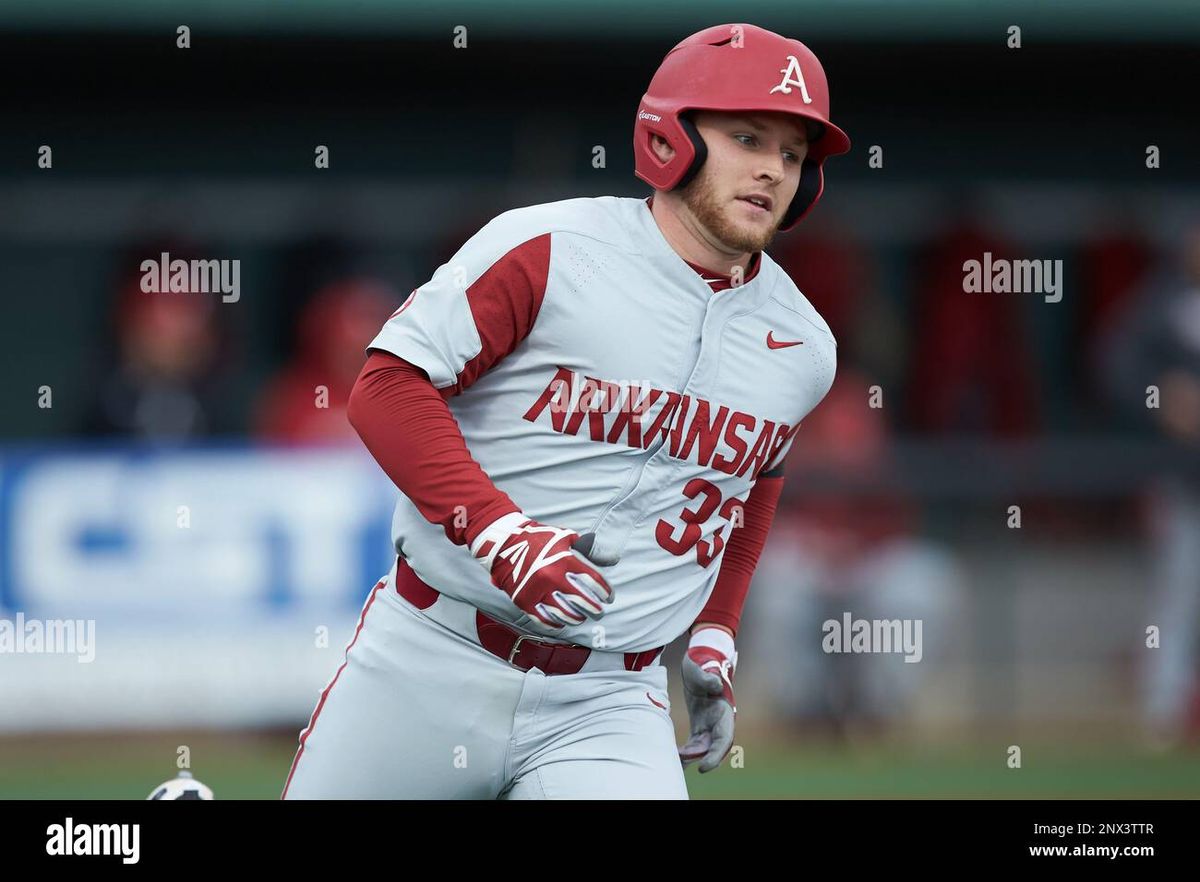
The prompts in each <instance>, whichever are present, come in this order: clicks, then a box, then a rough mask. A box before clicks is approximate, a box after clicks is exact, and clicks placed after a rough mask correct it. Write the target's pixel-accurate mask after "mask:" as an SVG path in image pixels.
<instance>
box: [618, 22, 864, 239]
mask: <svg viewBox="0 0 1200 882" xmlns="http://www.w3.org/2000/svg"><path fill="white" fill-rule="evenodd" d="M689 110H724V111H738V110H741V111H772V110H774V111H783V112H784V113H794V114H795V115H797V116H799V117H802V118H804V119H805V120H806V124H807V127H808V130H809V147H808V155H807V156H806V157H805V160H804V165H803V166H802V167H801V171H800V186H799V188H798V189H797V190H796V196H795V198H794V199H793V200H792V204H791V205H790V206H788V210H787V213H786V214H785V215H784V217H783V223H782V224H781V225H780V229H781V230H790V229H791V228H792V227H793V226H795V225H796V222H797V221H799V220H800V218H802V217H804V215H805V214H807V213H808V210H809V209H810V208H812V207H813V205H815V204H816V202H817V200H818V199H820V198H821V191H822V189H824V186H825V176H824V174H823V172H822V171H821V164H822V163H823V162H824V161H825V157H827V156H836V155H837V154H839V153H845V152H846V151H848V150H849V149H850V139H849V138H848V137H847V136H846V133H845V132H843V131H842V130H841V129H839V128H838V127H837V126H835V125H834V124H833V123H831V122H830V121H829V86H828V84H827V83H826V81H825V71H824V70H823V69H822V67H821V62H820V61H818V60H817V56H815V55H813V53H812V52H811V51H810V50H809V48H808V47H807V46H805V45H804V44H803V43H801V42H800V41H799V40H789V39H787V38H786V37H781V36H779V34H776V33H772V32H771V31H768V30H764V29H763V28H760V27H755V26H754V25H750V24H729V25H717V26H715V27H711V28H707V29H706V30H703V31H701V32H700V33H698V34H692V36H690V37H688V38H687V39H686V40H684V41H683V42H682V43H680V44H679V45H677V46H676V47H675V48H674V49H672V50H671V51H670V52H668V53H667V57H666V58H664V59H663V62H662V64H661V65H659V68H658V71H657V72H656V73H655V74H654V79H652V80H651V81H650V88H649V89H647V90H646V94H645V95H643V96H642V103H641V105H640V106H639V107H638V114H637V122H636V123H635V124H634V128H633V155H634V165H635V169H636V173H637V176H638V177H639V178H641V179H642V180H643V181H645V182H646V183H647V184H649V185H650V186H651V187H654V189H656V190H671V189H674V188H676V187H682V186H684V185H686V184H687V183H688V181H690V180H691V179H692V178H693V177H695V175H696V173H697V172H698V171H699V170H700V166H702V165H703V164H704V159H705V157H706V156H707V155H708V150H707V148H706V147H705V146H704V141H703V140H701V138H700V133H699V132H697V131H696V127H695V126H694V125H693V124H692V122H691V120H689V119H687V117H686V116H685V114H686V112H687V111H689ZM651 135H659V136H661V137H662V138H664V139H665V140H666V142H667V143H668V144H670V145H671V146H672V147H674V148H675V155H674V156H672V157H671V159H670V160H669V161H667V162H665V163H664V162H662V161H661V160H660V159H659V158H658V157H657V156H656V155H655V154H654V151H653V150H652V149H651V143H650V138H651Z"/></svg>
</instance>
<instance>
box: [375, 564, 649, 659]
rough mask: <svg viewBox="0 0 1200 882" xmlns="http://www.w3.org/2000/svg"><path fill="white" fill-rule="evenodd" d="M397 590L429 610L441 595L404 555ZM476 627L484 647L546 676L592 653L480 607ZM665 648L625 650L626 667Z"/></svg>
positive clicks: (408, 599) (412, 602) (399, 567)
mask: <svg viewBox="0 0 1200 882" xmlns="http://www.w3.org/2000/svg"><path fill="white" fill-rule="evenodd" d="M396 593H397V594H399V595H400V596H401V597H403V598H404V599H405V600H407V601H408V602H409V603H411V604H412V605H413V606H415V607H416V608H417V609H429V607H431V606H433V604H434V603H435V602H436V601H437V599H438V597H440V596H441V594H440V593H439V592H438V590H437V589H436V588H433V587H431V586H430V585H428V584H426V583H425V582H423V581H421V579H420V577H418V576H417V574H416V573H414V572H413V571H412V567H410V566H409V565H408V564H407V563H405V561H404V558H400V559H399V562H398V563H397V564H396ZM475 630H476V632H477V633H478V636H479V643H480V644H481V645H482V646H483V648H484V649H486V650H487V651H488V652H490V653H492V655H495V656H499V657H500V658H502V659H504V660H505V661H506V662H508V663H509V664H510V665H512V666H513V667H515V668H518V669H520V670H522V671H528V670H529V669H530V668H538V669H539V670H541V672H542V673H544V674H546V675H547V676H550V675H554V674H577V673H579V671H580V670H581V669H582V668H583V664H584V662H586V661H587V660H588V656H589V655H591V654H592V650H590V649H588V648H587V647H586V646H579V645H577V644H574V643H554V642H552V641H549V640H542V639H541V638H538V637H535V636H533V635H532V634H524V633H522V632H520V631H518V630H517V629H516V628H513V627H512V626H511V625H507V624H505V623H504V622H499V621H497V620H496V619H493V618H492V617H491V616H489V615H485V614H484V613H483V612H482V611H480V610H476V612H475ZM664 648H665V647H662V646H660V647H658V648H657V649H647V650H645V651H643V652H627V653H625V670H627V671H640V670H641V669H642V668H644V667H646V666H647V665H649V664H650V663H651V662H653V661H654V660H655V659H656V658H658V655H659V653H661V652H662V651H663V649H664Z"/></svg>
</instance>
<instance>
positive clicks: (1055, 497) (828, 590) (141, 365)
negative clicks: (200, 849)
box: [0, 0, 1200, 798]
mask: <svg viewBox="0 0 1200 882" xmlns="http://www.w3.org/2000/svg"><path fill="white" fill-rule="evenodd" d="M980 5H981V4H975V3H966V2H954V0H908V2H904V3H881V2H840V3H818V2H801V0H790V2H787V3H783V2H779V3H738V4H734V5H727V4H721V3H706V2H689V3H686V4H684V3H677V2H669V3H658V4H656V5H654V6H653V7H652V8H650V7H643V6H641V5H639V4H635V3H631V2H630V3H612V2H606V3H583V2H580V3H572V4H570V5H569V7H570V8H569V12H568V11H564V9H563V8H560V6H559V4H551V3H548V2H535V0H512V2H507V3H504V4H484V3H452V2H451V3H446V4H437V5H432V4H430V5H426V4H410V3H403V2H386V3H385V2H383V0H377V2H357V3H333V2H322V0H308V2H299V0H296V2H290V3H287V4H275V3H267V2H246V0H242V2H237V3H234V2H214V3H208V4H205V5H204V7H203V9H202V10H188V9H186V7H183V8H177V7H178V6H179V5H178V4H171V3H150V2H129V3H123V4H117V3H82V2H67V0H44V2H42V3H39V4H35V5H29V4H17V3H3V4H0V81H2V82H4V83H6V84H7V88H5V89H4V90H3V91H2V92H0V107H2V110H3V120H4V123H3V126H2V127H0V267H2V268H3V271H2V272H0V289H2V292H0V340H2V345H3V351H4V362H5V370H4V372H3V382H2V383H0V439H2V441H3V447H0V618H8V619H10V620H12V619H14V617H15V616H16V614H17V613H18V612H20V613H23V614H24V615H25V616H26V617H29V618H33V617H39V618H42V619H53V618H70V619H94V620H95V621H96V628H97V632H96V644H95V660H94V661H93V662H91V663H80V662H78V661H77V660H76V659H75V658H74V657H69V656H48V655H31V654H23V655H22V654H11V653H10V654H0V797H6V796H7V797H12V796H97V797H99V796H118V797H123V796H132V797H140V796H142V795H144V793H146V792H149V790H150V788H151V787H152V786H153V785H154V784H156V783H157V782H158V781H159V780H160V779H163V778H166V777H169V776H170V775H171V774H173V771H174V762H175V756H176V748H177V747H178V746H180V745H186V746H188V747H189V748H190V749H191V751H192V754H191V760H192V767H193V771H194V772H195V773H196V775H197V777H199V778H201V779H202V780H204V781H205V782H206V783H209V784H210V785H212V786H213V787H214V789H215V790H216V793H217V796H218V798H221V797H234V796H251V797H269V798H273V797H276V796H277V795H278V793H279V791H280V789H282V784H283V781H284V778H285V777H286V772H287V767H288V764H289V763H290V760H291V756H292V753H293V751H294V748H295V742H296V737H297V735H298V733H299V730H300V728H301V727H302V726H303V724H304V723H305V721H306V720H307V716H308V714H309V713H310V711H311V709H312V706H313V703H314V700H315V697H316V693H317V690H318V689H319V688H320V687H321V686H323V685H324V683H325V682H326V680H327V679H328V677H329V676H330V675H331V674H332V672H333V670H334V668H335V667H336V665H337V663H338V661H339V659H340V656H341V649H342V647H343V646H344V645H345V642H346V639H347V637H348V635H349V632H350V629H351V628H352V626H353V623H354V620H355V618H356V612H357V609H358V607H359V605H360V603H361V600H362V598H363V597H364V596H365V594H366V592H367V590H368V589H369V588H370V587H371V585H372V584H373V583H374V581H375V579H376V578H377V577H378V576H379V575H380V574H381V573H382V572H384V570H385V569H386V566H387V562H388V539H387V534H388V519H389V515H390V507H391V502H392V498H393V495H392V494H393V491H392V489H391V487H390V484H389V483H388V482H387V481H386V478H384V477H383V475H382V473H381V472H379V470H378V469H377V468H376V467H375V466H374V464H373V463H372V462H371V460H370V459H369V457H368V456H367V455H366V454H365V452H363V451H362V449H361V445H359V444H357V442H356V440H355V439H354V438H353V437H352V434H351V432H350V430H349V427H348V426H347V424H346V423H345V419H344V415H343V413H342V404H343V402H344V400H345V397H346V394H347V392H348V390H349V387H350V385H351V383H352V381H353V378H354V376H355V375H356V373H357V370H358V367H359V365H360V364H361V361H362V357H363V356H362V347H363V345H364V344H365V343H366V342H367V341H368V340H369V339H370V337H371V336H373V334H374V333H375V329H376V328H377V327H378V325H379V324H381V323H382V322H383V321H384V319H386V317H387V316H388V315H389V314H390V313H391V311H392V310H393V309H395V307H396V306H397V305H399V303H400V302H401V301H402V300H403V298H404V297H405V296H406V295H407V294H408V292H409V291H410V290H411V289H412V288H414V287H416V286H417V285H419V284H421V283H422V282H423V281H424V280H426V279H427V278H428V277H429V276H430V275H431V274H432V272H433V270H434V269H435V268H436V267H437V266H438V265H439V264H441V263H442V262H444V261H445V260H447V259H448V258H449V257H450V256H451V255H452V254H453V252H454V251H455V250H456V249H457V247H458V246H459V245H460V244H461V243H462V242H463V241H464V240H465V239H466V238H467V237H469V236H470V235H471V234H473V233H474V232H475V231H476V230H477V229H478V228H479V227H480V226H481V225H482V224H483V223H485V222H486V221H487V220H488V219H490V218H491V217H493V216H494V215H495V214H497V213H499V212H501V211H504V210H506V209H508V208H512V207H517V206H521V205H528V204H533V203H538V202H544V201H550V200H555V199H562V198H569V197H575V196H593V195H604V194H613V195H626V196H634V195H645V193H646V192H647V191H646V189H645V188H644V187H643V186H642V185H641V184H640V182H638V181H637V180H636V179H635V178H634V177H633V174H632V165H633V163H632V159H631V156H630V136H631V130H632V122H633V115H634V113H635V110H636V104H637V101H638V98H639V97H640V95H641V94H642V92H643V91H644V89H645V86H646V84H647V83H648V81H649V78H650V76H651V74H652V72H653V71H654V69H655V68H656V66H657V65H658V63H659V61H660V60H661V58H662V56H663V55H664V54H665V53H666V52H667V50H669V49H670V47H671V46H672V45H674V43H675V42H677V41H678V40H680V39H682V38H683V37H684V36H686V35H687V34H689V33H691V32H693V31H695V30H698V29H700V28H701V27H705V26H708V25H711V24H714V23H720V22H724V21H729V20H743V21H750V22H753V23H756V24H760V25H762V26H765V27H769V28H772V29H774V30H777V31H780V32H782V33H786V34H788V35H789V36H796V37H798V38H800V39H802V40H804V41H805V42H806V43H808V44H809V45H810V46H811V47H812V48H813V49H814V50H815V51H816V52H817V53H818V54H819V56H820V57H821V58H822V60H823V62H824V64H825V68H826V71H827V73H828V75H829V79H830V83H831V91H832V96H833V115H834V119H835V120H837V121H838V122H839V124H840V125H842V126H843V127H844V128H845V129H846V130H847V131H848V132H849V133H850V135H851V137H852V139H853V140H854V144H855V148H854V151H853V152H852V153H851V154H850V155H848V156H846V157H841V158H835V159H834V160H831V161H830V162H829V163H828V164H827V166H826V175H827V179H826V180H827V184H826V195H825V198H824V200H823V202H822V204H821V205H820V206H819V208H818V209H817V210H816V211H815V212H814V214H813V215H811V216H810V218H809V219H808V220H807V221H805V223H804V224H802V225H801V227H800V228H799V230H798V231H797V232H795V233H793V234H789V235H787V236H784V237H781V238H780V239H779V240H778V241H777V244H776V245H775V246H774V247H773V248H772V249H771V253H772V255H773V256H774V257H775V258H776V259H777V260H778V261H780V262H781V263H783V264H784V265H785V266H786V267H787V268H788V269H789V271H790V272H791V273H792V275H793V277H794V278H795V280H796V282H797V284H798V285H799V286H800V288H801V290H803V291H804V292H805V293H806V295H807V296H808V297H809V299H810V300H812V301H813V303H814V304H815V305H816V306H817V308H818V309H819V310H820V311H821V312H822V313H823V315H825V317H826V318H827V319H828V321H829V323H830V325H831V326H832V328H833V330H834V332H835V334H836V336H837V337H838V340H839V354H840V364H839V372H838V378H837V381H836V383H835V386H834V388H833V390H832V391H831V393H830V395H829V397H828V398H827V399H826V401H825V402H824V403H823V404H822V405H821V406H820V407H819V408H818V409H817V410H816V411H815V412H814V414H813V415H812V416H811V417H810V419H809V420H807V421H806V423H805V429H804V430H803V431H802V433H801V435H800V436H799V438H798V441H797V444H796V446H795V448H794V450H793V454H792V456H791V458H790V460H789V463H788V469H789V478H788V483H787V489H786V491H785V501H784V505H783V507H782V509H781V513H780V517H779V521H778V523H777V525H776V526H775V528H774V530H773V532H772V535H771V540H770V544H769V546H768V549H767V551H766V553H765V555H764V559H763V561H762V564H761V567H760V572H759V575H758V577H757V578H756V581H755V585H754V588H753V590H752V592H751V598H750V604H749V608H748V610H747V615H746V620H745V624H744V628H743V631H742V635H741V637H740V639H739V647H740V651H741V661H740V668H739V726H740V728H739V737H738V743H739V744H740V745H742V746H743V747H744V748H745V760H746V761H745V768H744V769H737V770H734V769H728V768H726V769H724V770H723V771H721V772H720V773H719V774H717V775H710V776H704V777H703V778H701V777H700V776H698V775H696V774H695V773H694V772H692V773H689V776H688V777H689V782H690V786H691V787H692V789H693V793H694V795H697V796H750V797H753V796H797V797H803V796H822V797H823V796H859V795H868V796H1118V795H1124V796H1191V797H1194V796H1196V795H1198V794H1200V755H1198V753H1197V751H1196V735H1197V733H1198V732H1200V701H1198V700H1197V689H1196V682H1197V680H1196V651H1197V643H1198V641H1197V629H1198V628H1200V484H1198V477H1200V476H1198V473H1197V472H1198V470H1197V460H1200V457H1198V456H1197V452H1198V444H1200V189H1198V187H1200V166H1198V164H1197V158H1198V157H1200V131H1198V129H1197V125H1196V121H1195V114H1194V108H1195V95H1194V84H1195V82H1197V80H1198V78H1200V53H1198V43H1200V9H1198V8H1197V7H1196V5H1195V4H1194V3H1193V2H1190V0H1151V2H1143V3H1140V4H1138V6H1137V12H1136V14H1134V13H1133V12H1132V11H1130V10H1127V9H1126V4H1123V3H1118V2H1105V0H1097V2H1090V3H1087V2H1078V3H1058V4H1054V6H1053V9H1044V8H1041V7H1042V6H1044V5H1045V4H1035V3H1023V2H1020V3H1018V2H1013V3H1000V2H997V3H993V4H987V8H986V9H980ZM180 24H186V25H188V26H190V27H191V29H192V31H191V48H190V49H186V50H184V49H178V48H176V46H175V42H176V36H175V28H176V27H177V26H178V25H180ZM459 25H462V26H465V27H466V29H467V31H466V39H467V48H465V49H455V48H453V45H452V40H453V29H454V28H455V27H456V26H459ZM1012 25H1017V26H1019V27H1021V29H1022V33H1021V41H1022V47H1021V48H1020V49H1010V48H1008V46H1007V41H1008V33H1007V28H1008V27H1010V26H1012ZM40 145H49V146H50V147H51V148H52V150H53V168H52V169H49V170H45V169H41V170H40V169H38V168H37V165H36V162H37V151H38V148H39V146H40ZM317 145H326V146H328V148H329V152H330V166H329V168H328V169H322V170H318V169H316V168H314V149H315V148H316V146H317ZM872 145H879V146H881V147H882V148H883V154H882V156H883V166H882V168H870V167H869V166H868V151H869V149H870V148H871V147H872ZM1151 145H1153V146H1155V147H1157V148H1158V150H1159V151H1160V155H1161V165H1160V167H1158V168H1148V167H1147V162H1146V159H1147V149H1148V148H1149V147H1150V146H1151ZM597 146H599V147H603V148H604V151H605V157H604V159H605V163H604V167H601V168H596V167H594V165H593V157H594V155H595V153H594V148H595V147H597ZM162 251H169V252H170V254H171V256H172V257H184V258H188V257H199V258H205V259H212V258H216V259H226V258H237V259H239V260H240V261H241V296H240V299H239V300H238V301H237V302H236V303H222V302H221V301H220V300H219V299H218V298H217V297H215V296H212V295H207V296H205V295H194V296H193V295H179V296H177V297H174V298H172V297H170V296H155V297H153V298H152V299H151V298H148V297H146V296H144V295H140V294H139V292H138V289H137V282H138V279H139V275H140V274H139V264H140V263H141V261H142V260H145V259H155V258H157V256H158V255H159V253H160V252H162ZM984 252H991V253H992V254H993V256H995V257H1013V258H1020V259H1050V260H1062V261H1063V267H1064V276H1065V283H1064V288H1063V296H1062V299H1061V301H1060V302H1057V303H1052V302H1046V300H1045V298H1044V297H1042V296H1040V295H1036V294H974V295H968V294H965V293H964V292H963V287H962V277H963V272H962V264H963V262H964V261H965V260H969V259H973V258H974V259H980V258H982V256H983V253H984ZM1150 385H1157V386H1158V387H1159V389H1160V392H1161V406H1160V407H1159V408H1157V409H1151V408H1147V406H1146V387H1147V386H1150ZM318 386H325V387H328V404H329V406H328V407H327V408H323V407H318V406H317V403H316V396H315V394H314V390H315V389H316V387H318ZM872 386H878V387H879V390H880V394H881V401H882V406H881V407H877V408H872V407H869V406H868V404H869V400H870V392H869V390H870V387H872ZM41 387H50V390H51V394H52V406H51V407H49V408H47V407H41V406H39V396H40V394H41V393H40V392H39V390H40V389H41ZM43 403H44V402H43ZM180 506H186V510H184V509H181V508H180ZM1010 506H1019V507H1020V528H1019V529H1014V528H1012V527H1011V526H1010V519H1011V514H1010ZM846 612H849V613H850V614H851V615H852V616H854V617H855V618H886V619H892V618H916V619H920V620H921V621H922V623H923V632H922V633H923V657H922V660H921V662H920V663H918V664H905V663H904V662H903V660H902V658H901V657H900V656H896V655H894V656H884V655H860V656H855V655H833V654H826V653H824V652H823V651H822V650H821V637H822V633H821V623H822V622H823V621H825V620H826V619H837V620H840V619H841V617H842V615H843V613H846ZM1150 625H1156V626H1158V627H1159V628H1161V647H1160V648H1157V649H1151V648H1147V646H1146V628H1147V627H1148V626H1150ZM322 629H327V631H328V637H327V642H326V641H324V640H323V639H322V635H323V634H324V633H325V632H324V631H322ZM679 651H680V647H679V645H678V644H677V645H676V646H675V647H674V648H673V651H672V652H671V653H670V656H669V658H670V663H671V664H672V670H673V674H672V679H673V680H674V681H677V674H676V673H675V672H676V671H677V667H676V661H677V659H678V654H679ZM672 688H673V689H674V690H678V689H679V684H678V682H673V683H672ZM676 698H677V699H681V696H676ZM675 707H676V717H677V725H678V727H679V731H680V735H681V738H682V735H683V732H684V731H685V727H686V719H685V713H684V704H683V702H682V700H677V702H676V705H675ZM418 723H419V721H414V724H418ZM1010 745H1019V746H1021V747H1022V751H1023V756H1022V768H1021V769H1020V770H1013V769H1009V768H1008V767H1007V765H1006V759H1007V753H1006V751H1007V749H1008V747H1009V746H1010Z"/></svg>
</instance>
